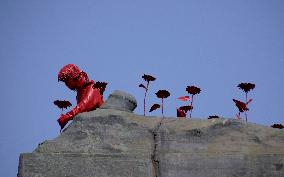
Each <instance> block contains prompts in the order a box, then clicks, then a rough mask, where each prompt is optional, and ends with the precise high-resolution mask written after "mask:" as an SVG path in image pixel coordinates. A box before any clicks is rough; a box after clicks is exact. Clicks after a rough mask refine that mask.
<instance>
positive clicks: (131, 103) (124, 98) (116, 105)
mask: <svg viewBox="0 0 284 177" xmlns="http://www.w3.org/2000/svg"><path fill="white" fill-rule="evenodd" d="M136 107H137V101H136V99H135V98H134V97H133V96H132V95H130V94H128V93H125V92H123V91H119V90H115V91H114V92H113V93H112V94H110V96H109V97H108V99H107V100H106V102H105V103H104V104H103V105H102V106H101V109H116V110H121V111H127V112H132V111H133V110H134V109H135V108H136Z"/></svg>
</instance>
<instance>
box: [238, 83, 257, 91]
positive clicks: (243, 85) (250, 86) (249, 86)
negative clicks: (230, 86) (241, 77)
mask: <svg viewBox="0 0 284 177" xmlns="http://www.w3.org/2000/svg"><path fill="white" fill-rule="evenodd" d="M238 87H239V89H242V90H243V91H244V92H246V93H248V92H249V91H250V90H253V89H254V88H255V84H252V83H240V84H239V85H238Z"/></svg>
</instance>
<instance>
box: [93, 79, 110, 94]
mask: <svg viewBox="0 0 284 177" xmlns="http://www.w3.org/2000/svg"><path fill="white" fill-rule="evenodd" d="M106 85H107V83H106V82H96V83H95V84H94V85H93V88H96V89H99V90H100V93H101V95H103V93H104V91H105V89H106Z"/></svg>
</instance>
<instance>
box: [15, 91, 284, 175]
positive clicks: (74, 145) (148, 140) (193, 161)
mask: <svg viewBox="0 0 284 177" xmlns="http://www.w3.org/2000/svg"><path fill="white" fill-rule="evenodd" d="M135 107H136V100H135V98H134V97H132V96H131V95H129V94H126V93H123V92H121V91H115V92H114V93H113V94H111V95H110V97H109V98H108V100H107V101H106V103H105V104H104V105H103V106H102V107H101V108H100V109H97V110H95V111H92V112H86V113H82V114H79V115H78V116H77V117H75V118H74V120H73V122H72V123H71V124H69V126H68V127H67V128H66V129H65V130H64V131H63V132H62V133H61V134H60V135H59V136H58V137H57V138H55V139H53V140H47V141H44V142H42V143H40V144H39V145H38V147H37V148H36V149H35V150H34V152H32V153H23V154H21V155H20V160H19V171H18V177H199V176H200V177H209V176H210V177H241V176H245V177H262V176H267V177H273V176H275V177H280V176H284V167H283V164H284V131H283V130H278V129H273V128H270V127H266V126H262V125H257V124H252V123H244V122H242V121H238V120H234V119H211V120H197V119H190V120H189V119H178V118H159V117H151V116H147V117H144V116H140V115H136V114H134V113H132V111H133V110H134V109H135Z"/></svg>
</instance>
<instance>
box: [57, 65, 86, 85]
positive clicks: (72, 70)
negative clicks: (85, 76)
mask: <svg viewBox="0 0 284 177" xmlns="http://www.w3.org/2000/svg"><path fill="white" fill-rule="evenodd" d="M80 74H81V71H80V69H79V68H78V66H76V65H74V64H68V65H65V66H64V67H63V68H61V70H60V71H59V73H58V81H63V82H65V81H66V80H69V79H76V78H79V77H80Z"/></svg>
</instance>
